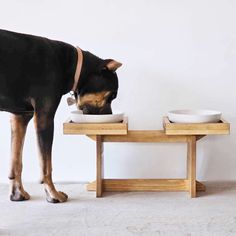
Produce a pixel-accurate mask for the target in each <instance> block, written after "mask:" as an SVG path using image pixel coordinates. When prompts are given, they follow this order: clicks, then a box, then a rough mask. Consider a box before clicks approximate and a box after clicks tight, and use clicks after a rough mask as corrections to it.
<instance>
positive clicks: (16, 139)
mask: <svg viewBox="0 0 236 236" xmlns="http://www.w3.org/2000/svg"><path fill="white" fill-rule="evenodd" d="M32 117H33V113H25V114H17V115H16V114H12V115H11V167H10V174H9V179H10V181H11V185H10V199H11V200H12V201H24V200H28V199H29V198H30V196H29V194H28V193H27V192H25V190H24V188H23V185H22V181H21V173H22V150H23V145H24V139H25V133H26V129H27V125H28V123H29V121H30V119H31V118H32Z"/></svg>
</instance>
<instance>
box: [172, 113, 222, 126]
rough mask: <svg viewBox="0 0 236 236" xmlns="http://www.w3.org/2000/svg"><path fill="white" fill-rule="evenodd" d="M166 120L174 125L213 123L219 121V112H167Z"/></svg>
mask: <svg viewBox="0 0 236 236" xmlns="http://www.w3.org/2000/svg"><path fill="white" fill-rule="evenodd" d="M168 118H169V120H170V121H171V122H175V123H214V122H218V121H220V119H221V112H219V111H212V110H175V111H169V112H168Z"/></svg>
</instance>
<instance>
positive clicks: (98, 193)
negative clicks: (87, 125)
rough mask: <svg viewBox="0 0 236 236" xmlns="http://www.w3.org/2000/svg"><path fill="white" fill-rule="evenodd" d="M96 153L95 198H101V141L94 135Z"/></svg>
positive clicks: (99, 137)
mask: <svg viewBox="0 0 236 236" xmlns="http://www.w3.org/2000/svg"><path fill="white" fill-rule="evenodd" d="M96 149H97V150H96V151H97V162H96V165H97V176H96V197H101V196H102V190H103V173H104V169H103V168H104V166H103V141H102V136H101V135H96Z"/></svg>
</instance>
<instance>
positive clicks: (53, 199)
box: [45, 190, 68, 203]
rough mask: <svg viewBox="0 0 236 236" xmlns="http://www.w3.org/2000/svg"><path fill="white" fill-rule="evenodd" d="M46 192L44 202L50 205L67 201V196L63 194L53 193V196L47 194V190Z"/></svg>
mask: <svg viewBox="0 0 236 236" xmlns="http://www.w3.org/2000/svg"><path fill="white" fill-rule="evenodd" d="M45 192H46V200H47V201H48V202H50V203H61V202H66V201H67V199H68V196H67V194H65V193H63V192H56V191H55V192H53V194H49V192H48V191H47V190H45Z"/></svg>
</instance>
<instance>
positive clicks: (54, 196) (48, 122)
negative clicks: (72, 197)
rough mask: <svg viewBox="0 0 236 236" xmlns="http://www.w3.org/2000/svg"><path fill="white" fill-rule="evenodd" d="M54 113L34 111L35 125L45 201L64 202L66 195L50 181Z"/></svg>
mask: <svg viewBox="0 0 236 236" xmlns="http://www.w3.org/2000/svg"><path fill="white" fill-rule="evenodd" d="M53 119H54V114H50V113H48V112H46V113H45V111H41V112H36V113H35V127H36V132H37V140H38V147H39V158H40V159H41V161H40V163H41V168H42V175H43V176H42V177H43V183H44V187H45V192H46V195H47V201H48V202H51V203H59V202H65V201H66V200H67V198H68V196H67V195H66V194H65V193H63V192H58V191H57V190H56V189H55V186H54V184H53V181H52V163H51V153H52V142H53V131H54V121H53Z"/></svg>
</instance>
